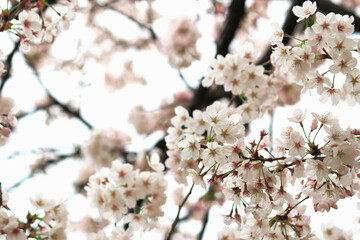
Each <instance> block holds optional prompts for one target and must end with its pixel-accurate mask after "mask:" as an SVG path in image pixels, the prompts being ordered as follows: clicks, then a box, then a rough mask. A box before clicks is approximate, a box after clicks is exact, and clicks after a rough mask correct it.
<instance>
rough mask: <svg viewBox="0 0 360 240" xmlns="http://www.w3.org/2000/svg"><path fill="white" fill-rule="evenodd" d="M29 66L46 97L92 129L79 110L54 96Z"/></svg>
mask: <svg viewBox="0 0 360 240" xmlns="http://www.w3.org/2000/svg"><path fill="white" fill-rule="evenodd" d="M30 67H31V68H32V69H33V72H34V75H35V76H36V78H37V80H38V82H39V84H40V85H41V87H42V88H43V89H44V91H45V92H46V94H47V95H48V97H49V98H50V99H51V100H52V101H53V103H54V104H56V105H58V106H59V107H60V108H61V109H62V110H63V111H64V112H66V113H68V114H70V115H71V116H73V117H76V118H77V119H79V120H80V122H82V123H83V124H84V125H85V126H87V127H88V128H89V129H93V128H94V127H93V126H92V125H91V124H90V123H89V122H88V121H86V120H85V119H84V118H83V117H82V116H81V115H80V112H79V111H75V110H73V109H71V108H70V107H69V106H68V105H66V104H63V103H61V102H60V101H59V100H58V99H57V98H55V97H54V96H53V95H52V94H51V92H50V91H49V89H48V88H47V87H45V85H44V84H43V82H42V81H41V78H40V75H39V73H38V72H37V71H36V69H35V67H34V66H32V65H30Z"/></svg>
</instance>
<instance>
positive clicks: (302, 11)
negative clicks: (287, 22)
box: [292, 1, 316, 22]
mask: <svg viewBox="0 0 360 240" xmlns="http://www.w3.org/2000/svg"><path fill="white" fill-rule="evenodd" d="M292 11H293V13H294V15H295V16H297V17H299V19H298V20H297V22H300V21H301V20H303V19H304V18H307V17H309V16H310V15H312V14H314V13H315V12H316V2H313V3H312V2H311V1H305V2H304V3H303V4H302V7H299V6H294V7H293V8H292Z"/></svg>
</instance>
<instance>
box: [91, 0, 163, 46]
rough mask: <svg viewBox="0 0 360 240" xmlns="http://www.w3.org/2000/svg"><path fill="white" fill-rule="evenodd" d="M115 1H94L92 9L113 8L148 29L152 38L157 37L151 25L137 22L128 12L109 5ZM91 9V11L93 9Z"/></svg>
mask: <svg viewBox="0 0 360 240" xmlns="http://www.w3.org/2000/svg"><path fill="white" fill-rule="evenodd" d="M117 2H118V1H117V0H115V1H111V2H108V3H106V4H99V3H96V2H95V6H94V8H93V10H94V9H95V8H107V9H110V10H113V11H115V12H117V13H120V14H121V15H123V16H124V17H126V18H127V19H129V20H131V21H132V22H134V23H136V24H137V25H138V26H139V27H140V28H142V29H146V30H148V31H149V33H150V35H151V39H152V40H157V38H158V37H157V35H156V33H155V31H154V30H153V29H152V27H149V26H147V25H146V24H143V23H141V22H139V21H138V20H137V19H136V18H134V17H133V16H130V15H129V14H127V13H125V12H123V11H121V10H119V9H116V8H114V7H112V6H111V5H112V4H113V3H117ZM93 10H92V11H93Z"/></svg>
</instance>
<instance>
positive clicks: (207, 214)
mask: <svg viewBox="0 0 360 240" xmlns="http://www.w3.org/2000/svg"><path fill="white" fill-rule="evenodd" d="M209 210H210V209H209ZM209 213H210V211H207V212H206V213H205V215H204V218H203V220H202V227H201V230H200V233H199V235H198V238H197V239H198V240H202V239H203V237H204V233H205V229H206V226H207V223H208V222H209Z"/></svg>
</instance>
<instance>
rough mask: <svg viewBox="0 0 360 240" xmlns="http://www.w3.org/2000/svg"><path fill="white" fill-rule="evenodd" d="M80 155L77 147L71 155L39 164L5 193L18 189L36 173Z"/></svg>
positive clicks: (60, 156)
mask: <svg viewBox="0 0 360 240" xmlns="http://www.w3.org/2000/svg"><path fill="white" fill-rule="evenodd" d="M80 155H81V150H80V148H79V147H76V148H75V151H74V152H72V153H69V154H61V155H58V156H57V157H56V158H54V159H47V160H46V161H45V162H44V163H42V164H40V165H39V166H38V167H37V168H36V169H33V170H32V171H31V172H30V173H29V174H28V175H27V176H25V177H24V178H22V179H20V180H19V181H17V182H16V183H14V184H13V185H12V186H10V187H9V188H8V189H7V190H6V191H7V192H11V191H12V190H14V189H15V188H18V187H19V186H20V185H21V184H23V183H24V182H25V181H26V180H29V179H31V178H33V177H34V176H35V175H36V174H37V173H40V172H44V171H45V170H46V169H47V168H48V167H49V166H51V165H54V164H57V163H59V162H62V161H64V160H67V159H70V158H73V157H78V156H80Z"/></svg>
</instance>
